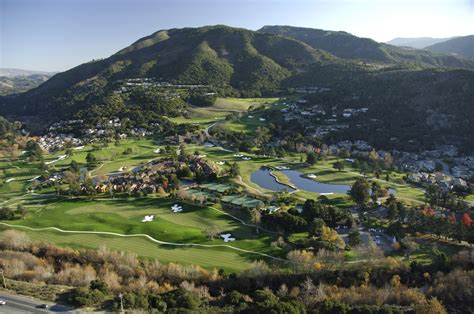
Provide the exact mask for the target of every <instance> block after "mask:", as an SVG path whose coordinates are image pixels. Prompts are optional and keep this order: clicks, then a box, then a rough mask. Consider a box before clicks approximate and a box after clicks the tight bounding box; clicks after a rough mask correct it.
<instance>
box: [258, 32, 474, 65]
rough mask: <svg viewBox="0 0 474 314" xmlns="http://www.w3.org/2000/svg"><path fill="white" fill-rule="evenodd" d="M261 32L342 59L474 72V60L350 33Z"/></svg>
mask: <svg viewBox="0 0 474 314" xmlns="http://www.w3.org/2000/svg"><path fill="white" fill-rule="evenodd" d="M259 32H262V33H269V34H279V35H283V36H288V37H291V38H294V39H297V40H300V41H303V42H305V43H307V44H308V45H310V46H311V47H313V48H316V49H322V50H325V51H328V52H330V53H332V54H333V55H335V56H337V57H340V58H348V59H360V60H365V61H372V62H382V63H390V64H409V65H413V66H424V67H426V66H435V67H452V68H466V69H474V60H473V59H467V58H462V57H457V56H453V55H446V54H440V53H433V52H430V51H426V50H417V49H410V48H402V47H395V46H391V45H387V44H383V43H378V42H376V41H374V40H372V39H369V38H360V37H357V36H354V35H352V34H349V33H346V32H334V31H326V30H322V29H313V28H303V27H293V26H264V27H262V28H261V29H260V30H259Z"/></svg>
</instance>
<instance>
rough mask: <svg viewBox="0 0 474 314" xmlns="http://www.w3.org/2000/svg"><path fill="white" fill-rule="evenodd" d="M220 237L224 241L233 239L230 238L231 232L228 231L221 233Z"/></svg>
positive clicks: (232, 239) (233, 239)
mask: <svg viewBox="0 0 474 314" xmlns="http://www.w3.org/2000/svg"><path fill="white" fill-rule="evenodd" d="M221 238H222V239H223V240H224V242H232V241H235V238H232V234H230V233H225V234H221Z"/></svg>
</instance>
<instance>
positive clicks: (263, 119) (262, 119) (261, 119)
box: [258, 118, 266, 122]
mask: <svg viewBox="0 0 474 314" xmlns="http://www.w3.org/2000/svg"><path fill="white" fill-rule="evenodd" d="M258 120H260V121H262V122H263V121H265V120H266V119H265V118H259V119H258Z"/></svg>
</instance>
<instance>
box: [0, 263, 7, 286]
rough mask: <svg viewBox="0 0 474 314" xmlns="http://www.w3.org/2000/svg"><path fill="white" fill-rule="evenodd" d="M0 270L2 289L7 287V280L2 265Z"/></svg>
mask: <svg viewBox="0 0 474 314" xmlns="http://www.w3.org/2000/svg"><path fill="white" fill-rule="evenodd" d="M0 272H1V273H2V286H3V288H4V289H6V288H7V282H6V281H5V274H4V273H3V267H0Z"/></svg>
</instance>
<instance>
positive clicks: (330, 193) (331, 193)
mask: <svg viewBox="0 0 474 314" xmlns="http://www.w3.org/2000/svg"><path fill="white" fill-rule="evenodd" d="M319 194H320V195H333V194H334V193H333V192H329V193H319Z"/></svg>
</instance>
